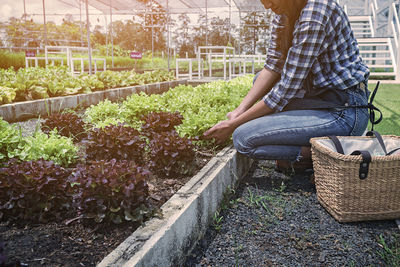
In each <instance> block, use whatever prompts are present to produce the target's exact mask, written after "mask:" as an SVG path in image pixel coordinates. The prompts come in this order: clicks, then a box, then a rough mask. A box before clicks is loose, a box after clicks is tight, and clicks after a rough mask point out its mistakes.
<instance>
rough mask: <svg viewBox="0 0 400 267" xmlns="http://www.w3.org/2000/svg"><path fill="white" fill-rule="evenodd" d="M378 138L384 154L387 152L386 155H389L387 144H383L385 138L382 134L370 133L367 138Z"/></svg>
mask: <svg viewBox="0 0 400 267" xmlns="http://www.w3.org/2000/svg"><path fill="white" fill-rule="evenodd" d="M374 135H375V137H376V139H377V140H378V142H379V144H380V145H381V147H382V149H383V152H385V155H387V154H388V153H387V150H386V146H385V143H384V142H383V138H382V136H381V134H380V133H378V132H377V131H368V132H367V134H366V136H374Z"/></svg>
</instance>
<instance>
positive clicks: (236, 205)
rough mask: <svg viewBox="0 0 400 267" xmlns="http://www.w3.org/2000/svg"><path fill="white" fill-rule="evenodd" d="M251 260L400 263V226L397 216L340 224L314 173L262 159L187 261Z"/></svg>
mask: <svg viewBox="0 0 400 267" xmlns="http://www.w3.org/2000/svg"><path fill="white" fill-rule="evenodd" d="M384 248H386V250H385V249H384ZM246 265H247V266H400V231H399V229H398V227H397V225H396V223H395V222H394V221H378V222H362V223H338V222H336V221H335V219H333V217H331V216H330V215H329V214H328V213H327V212H326V211H325V209H324V208H323V207H322V206H321V205H320V204H319V203H318V200H317V197H316V192H315V187H314V186H313V185H312V184H311V183H310V181H309V178H308V177H305V176H301V175H295V176H293V177H288V176H285V175H283V174H280V173H277V172H275V171H274V170H273V164H272V163H271V162H266V161H258V162H256V164H255V166H254V167H253V170H252V172H251V173H250V174H249V175H248V176H247V177H246V178H245V179H244V180H243V181H242V182H241V184H240V185H239V188H238V189H237V190H236V191H235V192H233V194H232V195H231V197H230V199H229V200H227V201H225V202H224V204H223V205H222V209H221V211H220V213H219V214H216V215H215V218H214V223H213V225H212V226H211V227H210V228H209V230H208V231H207V233H206V235H205V237H204V238H203V239H202V240H201V241H200V242H199V244H198V246H197V247H196V248H195V249H194V250H193V253H192V255H190V256H189V257H188V258H187V261H186V266H246Z"/></svg>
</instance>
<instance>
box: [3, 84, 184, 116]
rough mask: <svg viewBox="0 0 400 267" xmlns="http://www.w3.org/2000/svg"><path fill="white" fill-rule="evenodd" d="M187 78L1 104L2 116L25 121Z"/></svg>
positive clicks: (162, 88)
mask: <svg viewBox="0 0 400 267" xmlns="http://www.w3.org/2000/svg"><path fill="white" fill-rule="evenodd" d="M187 82H188V81H187V80H175V81H169V82H161V83H152V84H145V85H137V86H129V87H122V88H114V89H108V90H104V91H97V92H93V93H90V94H79V95H71V96H60V97H52V98H47V99H39V100H33V101H24V102H17V103H11V104H5V105H1V106H0V117H3V119H4V120H6V121H8V122H17V121H23V120H26V119H30V118H36V117H38V116H45V115H47V114H51V113H53V112H60V111H62V110H64V109H66V108H70V109H74V108H76V107H82V108H86V107H89V106H90V105H96V104H98V103H99V102H100V101H103V100H105V99H109V100H110V101H117V100H118V99H121V98H126V97H127V96H130V95H131V94H133V93H140V92H145V93H147V94H161V93H163V92H166V91H168V90H169V89H170V88H173V87H175V86H178V85H180V84H187Z"/></svg>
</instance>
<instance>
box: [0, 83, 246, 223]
mask: <svg viewBox="0 0 400 267" xmlns="http://www.w3.org/2000/svg"><path fill="white" fill-rule="evenodd" d="M250 84H251V77H241V78H237V79H235V80H232V81H230V82H225V81H219V82H214V83H211V84H204V85H200V86H197V87H191V86H186V85H180V86H177V87H175V88H174V89H171V90H169V91H168V92H166V93H164V94H162V95H150V96H149V95H146V94H144V93H142V94H133V95H132V96H130V97H128V98H127V99H126V100H125V101H124V102H122V103H112V102H110V101H108V100H105V101H103V102H101V103H99V104H98V105H96V106H91V107H90V108H89V109H87V110H86V111H85V113H84V114H82V115H80V114H77V113H75V112H74V111H71V110H69V111H64V112H63V113H61V114H53V115H51V116H48V117H47V118H45V121H44V123H42V125H40V127H39V125H38V129H37V130H36V132H35V133H34V135H33V136H28V137H23V136H22V134H21V130H20V129H17V128H16V127H15V126H14V125H10V124H8V123H7V122H5V121H3V120H1V121H0V164H1V165H2V166H3V167H2V168H1V169H0V221H14V220H19V221H20V222H25V221H53V220H54V221H59V220H65V219H81V220H83V221H89V222H92V221H95V222H114V223H120V222H122V221H137V222H140V221H142V220H143V219H144V218H145V217H146V216H148V215H150V214H152V213H153V212H154V211H155V210H156V209H155V208H154V207H152V206H151V205H150V202H149V189H148V184H147V179H148V177H149V176H150V175H153V174H155V175H158V176H157V177H159V178H160V179H162V178H164V177H168V178H169V177H174V178H179V177H181V176H182V175H185V174H190V173H191V172H192V170H193V168H194V164H195V163H194V156H195V153H196V150H197V149H198V148H197V147H201V146H206V145H207V143H206V142H205V141H198V138H196V137H197V136H200V135H201V134H202V133H203V132H204V131H205V130H206V129H208V128H209V127H210V126H212V125H213V124H214V123H216V122H217V121H219V120H221V119H224V116H225V114H226V113H227V111H229V110H232V109H233V108H234V107H236V106H237V105H238V104H239V102H240V99H241V98H242V97H243V96H244V95H245V94H246V91H247V90H248V88H249V85H250ZM39 128H40V129H39Z"/></svg>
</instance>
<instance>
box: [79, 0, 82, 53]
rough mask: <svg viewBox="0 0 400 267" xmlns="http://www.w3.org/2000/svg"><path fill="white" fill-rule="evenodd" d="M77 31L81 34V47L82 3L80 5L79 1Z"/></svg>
mask: <svg viewBox="0 0 400 267" xmlns="http://www.w3.org/2000/svg"><path fill="white" fill-rule="evenodd" d="M79 31H80V32H81V46H83V30H82V3H81V1H79Z"/></svg>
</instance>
